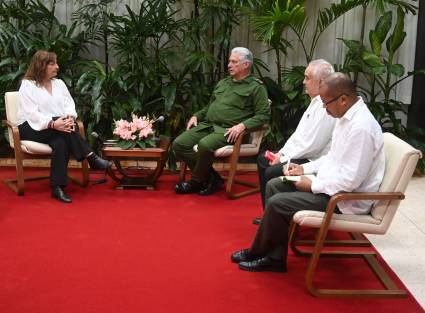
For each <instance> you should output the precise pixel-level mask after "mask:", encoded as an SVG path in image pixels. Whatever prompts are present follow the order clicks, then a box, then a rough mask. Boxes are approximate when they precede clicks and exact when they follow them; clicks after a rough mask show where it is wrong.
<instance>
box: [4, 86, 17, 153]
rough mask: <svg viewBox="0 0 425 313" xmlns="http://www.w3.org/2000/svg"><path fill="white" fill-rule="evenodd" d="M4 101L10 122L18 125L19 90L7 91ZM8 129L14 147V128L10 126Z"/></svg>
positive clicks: (10, 143) (10, 142)
mask: <svg viewBox="0 0 425 313" xmlns="http://www.w3.org/2000/svg"><path fill="white" fill-rule="evenodd" d="M4 101H5V104H6V118H7V120H8V121H9V122H10V123H12V124H13V125H14V126H16V122H17V121H18V105H19V92H17V91H11V92H6V94H5V95H4ZM7 131H8V135H9V145H10V147H12V148H14V146H13V135H12V130H11V129H10V128H8V129H7Z"/></svg>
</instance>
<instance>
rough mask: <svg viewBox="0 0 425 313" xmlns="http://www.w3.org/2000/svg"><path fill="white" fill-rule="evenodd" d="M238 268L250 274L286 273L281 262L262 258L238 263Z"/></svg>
mask: <svg viewBox="0 0 425 313" xmlns="http://www.w3.org/2000/svg"><path fill="white" fill-rule="evenodd" d="M239 268H240V269H241V270H244V271H250V272H280V273H283V272H286V266H285V265H284V263H283V260H273V259H271V258H269V257H264V258H261V259H257V260H254V261H244V262H240V263H239Z"/></svg>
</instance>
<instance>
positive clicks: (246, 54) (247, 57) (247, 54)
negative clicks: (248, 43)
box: [232, 47, 254, 64]
mask: <svg viewBox="0 0 425 313" xmlns="http://www.w3.org/2000/svg"><path fill="white" fill-rule="evenodd" d="M232 53H237V54H239V55H240V61H241V62H243V63H245V62H248V63H251V64H252V62H254V57H253V56H252V52H251V51H249V50H248V49H247V48H244V47H236V48H233V49H232Z"/></svg>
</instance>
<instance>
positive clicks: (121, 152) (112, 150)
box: [102, 146, 167, 157]
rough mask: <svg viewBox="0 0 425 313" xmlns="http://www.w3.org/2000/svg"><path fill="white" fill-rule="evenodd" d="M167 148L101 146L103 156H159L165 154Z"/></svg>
mask: <svg viewBox="0 0 425 313" xmlns="http://www.w3.org/2000/svg"><path fill="white" fill-rule="evenodd" d="M166 152H167V150H165V149H163V148H146V149H140V148H133V149H128V150H125V149H121V148H120V147H117V146H112V147H103V148H102V155H103V156H104V157H161V156H163V155H165V154H166Z"/></svg>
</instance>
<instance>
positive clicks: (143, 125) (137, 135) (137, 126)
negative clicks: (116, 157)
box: [113, 114, 155, 149]
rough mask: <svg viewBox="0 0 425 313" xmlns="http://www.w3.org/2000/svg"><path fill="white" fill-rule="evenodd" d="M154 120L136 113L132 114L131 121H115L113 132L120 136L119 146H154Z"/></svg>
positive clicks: (129, 147) (123, 147) (126, 147)
mask: <svg viewBox="0 0 425 313" xmlns="http://www.w3.org/2000/svg"><path fill="white" fill-rule="evenodd" d="M153 122H154V120H151V119H149V118H148V117H146V116H142V117H138V116H137V115H135V114H132V121H131V122H129V121H126V120H123V119H120V120H118V121H115V129H114V132H113V134H114V135H117V136H118V146H119V147H120V148H122V149H132V148H134V147H136V146H137V147H139V148H141V149H144V148H146V147H147V146H149V147H154V146H155V141H154V140H153V138H152V137H153V135H154V133H155V132H154V130H153V127H152V125H153Z"/></svg>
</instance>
